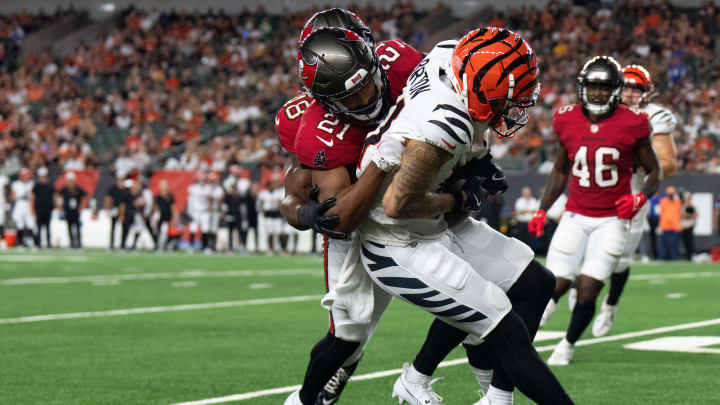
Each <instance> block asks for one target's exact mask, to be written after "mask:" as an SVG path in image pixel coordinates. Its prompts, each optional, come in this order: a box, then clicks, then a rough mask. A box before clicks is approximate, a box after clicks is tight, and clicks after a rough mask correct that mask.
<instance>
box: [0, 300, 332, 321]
mask: <svg viewBox="0 0 720 405" xmlns="http://www.w3.org/2000/svg"><path fill="white" fill-rule="evenodd" d="M322 297H323V296H322V295H299V296H296V297H278V298H263V299H257V300H246V301H224V302H209V303H204V304H184V305H168V306H162V307H146V308H130V309H113V310H109V311H90V312H72V313H65V314H51V315H33V316H21V317H19V318H5V319H0V325H3V324H12V323H30V322H41V321H56V320H60V319H78V318H98V317H103V316H118V315H137V314H150V313H158V312H174V311H189V310H194V309H214V308H231V307H244V306H251V305H265V304H285V303H288V302H304V301H315V300H319V299H320V298H322Z"/></svg>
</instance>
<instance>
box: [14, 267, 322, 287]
mask: <svg viewBox="0 0 720 405" xmlns="http://www.w3.org/2000/svg"><path fill="white" fill-rule="evenodd" d="M289 275H317V276H318V277H321V276H322V271H320V270H318V269H310V268H307V269H287V270H280V269H276V270H225V271H207V270H192V271H181V272H166V273H136V274H108V275H99V276H72V277H23V278H9V279H5V280H0V286H2V285H27V284H67V283H88V282H98V281H129V280H160V279H173V278H203V277H275V276H289Z"/></svg>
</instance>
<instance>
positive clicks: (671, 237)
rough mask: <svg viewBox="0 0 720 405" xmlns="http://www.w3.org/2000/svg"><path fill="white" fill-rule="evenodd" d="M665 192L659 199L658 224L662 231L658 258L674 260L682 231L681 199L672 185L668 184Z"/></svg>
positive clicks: (676, 256)
mask: <svg viewBox="0 0 720 405" xmlns="http://www.w3.org/2000/svg"><path fill="white" fill-rule="evenodd" d="M665 193H666V194H667V195H666V196H665V197H663V198H662V199H661V200H660V223H659V225H658V227H659V228H660V230H661V231H662V238H661V241H662V245H661V247H662V248H661V250H660V259H662V260H676V259H677V258H678V249H679V248H680V233H681V232H682V225H681V218H682V199H681V198H680V196H678V195H677V190H676V189H675V187H673V186H669V187H668V188H667V189H666V190H665Z"/></svg>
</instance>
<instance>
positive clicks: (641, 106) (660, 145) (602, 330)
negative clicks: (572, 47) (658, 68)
mask: <svg viewBox="0 0 720 405" xmlns="http://www.w3.org/2000/svg"><path fill="white" fill-rule="evenodd" d="M622 73H623V76H624V79H625V86H624V87H623V92H622V102H623V104H625V105H627V106H629V107H632V108H636V109H638V110H640V111H642V112H644V113H646V114H647V115H648V118H649V119H650V126H651V127H652V133H651V135H650V137H651V142H652V147H653V149H654V150H655V153H657V156H658V160H659V161H660V167H662V173H663V178H665V179H667V178H670V177H673V176H674V175H675V171H676V170H677V149H676V148H675V141H674V140H673V135H672V132H673V130H674V129H675V126H676V125H677V118H675V114H673V112H672V111H670V110H669V109H667V108H665V107H663V106H661V105H659V104H655V103H652V102H651V98H652V96H653V82H652V78H651V76H650V72H648V71H647V70H646V69H645V68H644V67H642V66H640V65H628V66H625V67H624V68H623V70H622ZM644 178H645V172H644V171H643V170H642V169H640V168H638V169H637V170H636V171H635V173H633V177H632V181H631V186H632V189H633V192H637V191H640V189H639V187H641V186H642V181H643V179H644ZM649 210H650V207H649V205H645V206H644V207H643V209H641V210H640V211H639V212H638V213H637V214H636V215H635V216H634V217H633V219H632V220H631V222H630V234H629V236H628V241H627V243H626V244H625V251H623V255H622V257H621V258H620V261H619V262H618V265H617V267H615V271H614V272H613V274H612V276H610V287H609V288H608V295H607V296H606V297H605V299H604V300H603V302H602V305H600V313H599V314H598V316H597V317H596V318H595V322H593V328H592V332H593V336H596V337H599V336H605V335H606V334H607V333H608V332H609V331H610V328H612V325H613V321H614V319H615V313H616V312H617V308H618V304H619V300H620V295H621V294H622V292H623V289H624V288H625V284H626V283H627V281H628V278H630V261H631V259H632V256H633V255H634V254H635V250H637V247H638V245H639V244H640V239H641V238H642V234H643V226H644V223H645V221H646V217H647V213H648V211H649Z"/></svg>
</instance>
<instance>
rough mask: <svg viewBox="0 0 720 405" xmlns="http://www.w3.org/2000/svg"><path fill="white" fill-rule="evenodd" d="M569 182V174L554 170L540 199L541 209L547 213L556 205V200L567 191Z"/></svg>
mask: <svg viewBox="0 0 720 405" xmlns="http://www.w3.org/2000/svg"><path fill="white" fill-rule="evenodd" d="M567 182H568V173H567V172H564V171H562V170H556V169H553V171H552V172H550V176H549V177H548V182H547V185H546V186H545V192H544V193H543V195H542V198H541V199H540V209H541V210H544V211H547V210H549V209H550V207H552V205H553V204H554V203H555V200H557V199H558V197H560V195H561V194H562V193H563V191H565V186H566V185H567Z"/></svg>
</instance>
